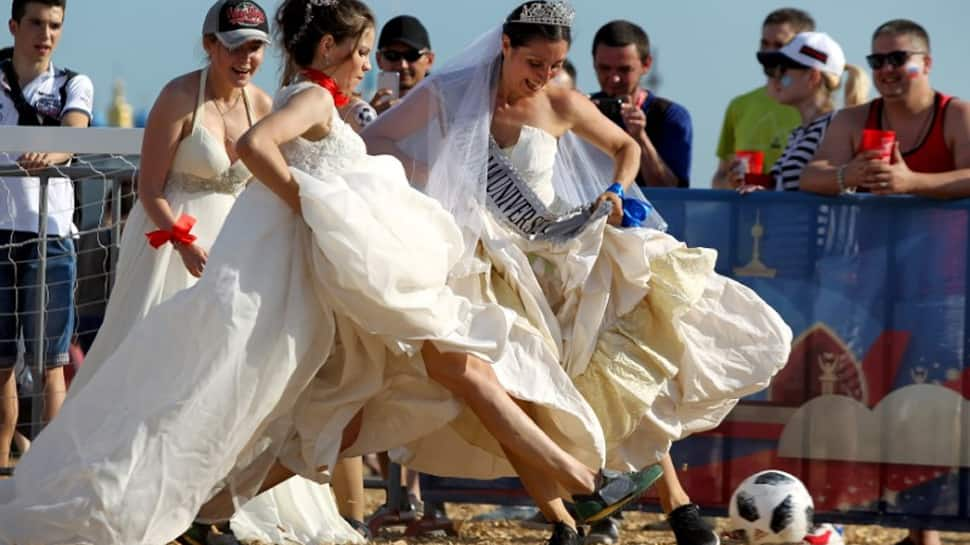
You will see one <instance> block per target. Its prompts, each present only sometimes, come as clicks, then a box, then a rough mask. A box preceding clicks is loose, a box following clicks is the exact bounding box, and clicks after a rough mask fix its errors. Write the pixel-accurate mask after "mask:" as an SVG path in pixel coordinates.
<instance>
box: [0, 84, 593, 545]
mask: <svg viewBox="0 0 970 545" xmlns="http://www.w3.org/2000/svg"><path fill="white" fill-rule="evenodd" d="M311 85H312V84H308V83H300V84H296V85H293V86H290V87H287V88H284V89H282V90H281V91H280V93H279V94H278V96H277V104H281V103H284V102H285V101H287V100H288V99H289V98H290V97H291V96H293V94H295V93H297V92H300V91H302V90H303V89H306V88H307V87H308V86H311ZM282 151H283V153H284V156H285V157H286V159H287V162H288V163H289V164H290V165H291V167H292V169H291V170H292V172H293V174H294V176H295V177H296V180H297V182H298V184H299V185H300V199H301V205H302V216H299V215H296V214H294V213H293V211H292V210H291V209H290V208H288V207H287V206H286V205H285V204H284V203H283V201H282V200H281V199H279V198H278V197H277V196H276V195H274V194H273V193H272V192H270V191H269V190H268V189H267V188H266V187H265V186H264V185H263V184H261V183H258V182H257V183H251V184H250V185H249V186H248V187H247V188H246V190H245V191H243V193H242V194H241V195H240V197H239V198H238V200H237V201H236V203H235V205H234V206H233V208H232V210H231V211H230V213H229V216H228V217H227V219H226V222H225V225H224V226H223V229H222V231H221V232H220V234H219V236H218V238H217V240H216V242H215V244H213V247H212V250H211V252H210V255H209V260H208V263H207V267H206V273H205V274H204V275H203V277H202V278H201V279H200V280H199V282H198V283H197V284H196V285H195V286H194V287H192V288H189V289H187V290H184V291H181V292H179V293H177V294H176V295H174V296H173V297H171V298H170V299H169V300H168V301H165V302H163V303H161V304H159V305H157V306H155V307H154V308H153V309H151V310H150V311H149V313H148V315H147V316H146V317H145V318H144V319H143V320H141V321H139V322H138V323H136V324H134V325H133V327H132V328H131V331H130V332H129V334H128V335H127V336H126V337H125V339H124V340H123V341H122V342H121V343H120V344H119V345H118V347H117V348H116V350H115V351H114V352H113V353H112V354H111V355H110V356H109V357H107V358H106V359H105V360H104V362H103V363H102V365H101V368H100V369H99V370H98V372H97V373H94V374H93V375H92V376H91V378H90V380H89V381H88V383H87V384H86V385H85V386H84V388H82V389H80V390H79V391H78V392H77V393H76V394H74V395H73V396H71V398H70V399H68V400H67V402H66V403H65V404H64V408H63V410H62V413H61V415H60V416H58V418H56V419H54V421H53V422H51V423H50V425H49V426H48V427H47V428H46V429H45V430H44V431H43V432H42V433H41V434H40V436H39V437H38V438H37V441H36V442H35V443H34V445H33V448H31V449H30V451H29V452H28V453H27V455H26V456H25V457H24V458H23V459H22V460H21V462H20V463H19V464H18V466H17V472H16V475H15V477H14V478H13V479H11V480H7V481H0V544H2V545H15V544H16V545H95V544H96V545H158V544H160V543H166V542H168V541H170V540H171V539H173V538H175V537H176V536H177V535H179V534H180V533H181V532H182V531H183V530H184V529H185V528H186V527H188V525H189V523H190V522H191V521H192V519H193V518H194V517H195V515H196V513H197V512H198V510H199V508H200V507H201V506H202V505H203V503H205V502H206V501H207V500H208V499H209V498H211V497H212V495H213V494H214V493H215V492H216V491H217V490H219V489H222V488H224V487H228V489H229V490H231V491H232V492H233V493H234V497H236V498H238V499H239V500H240V501H243V500H245V499H246V498H248V497H251V496H252V495H253V494H254V493H255V490H256V489H257V488H258V485H259V483H260V482H261V481H262V476H263V475H264V474H265V470H266V469H267V468H268V466H269V465H270V464H271V463H272V462H273V460H275V459H279V460H281V461H282V462H283V463H284V465H286V466H287V467H288V468H289V469H291V470H293V471H295V472H297V473H298V474H301V475H304V476H306V477H310V478H313V479H315V480H319V481H325V480H326V478H327V475H326V474H325V473H321V472H320V468H321V467H322V466H328V465H332V464H333V463H334V462H335V460H336V459H337V457H338V451H339V447H340V441H341V434H342V431H343V429H344V428H345V426H346V425H347V424H348V422H350V421H351V420H352V419H353V417H354V416H355V415H356V414H358V412H360V413H361V414H362V416H363V418H362V422H363V423H362V428H361V432H360V434H359V436H358V438H357V440H356V442H354V444H353V445H352V446H351V448H349V449H347V450H346V451H345V453H346V455H349V456H352V455H356V454H361V453H367V452H375V451H380V450H389V449H392V448H394V447H398V446H400V445H404V444H407V443H413V442H416V441H418V440H419V439H420V438H421V437H423V436H425V435H428V434H429V433H432V432H434V431H435V430H438V429H442V428H445V427H447V428H448V429H450V430H455V431H456V432H457V436H458V437H459V438H461V437H466V438H467V439H466V444H469V445H474V444H475V441H476V440H477V438H479V437H481V435H482V431H481V426H480V424H479V423H478V422H477V420H476V419H473V418H463V417H462V416H460V415H463V414H464V413H463V412H462V407H463V405H462V404H461V403H460V402H458V401H457V400H456V399H454V398H453V396H452V395H451V394H450V392H448V391H447V390H446V389H444V388H443V387H441V386H439V385H437V384H436V383H434V382H431V381H430V380H429V379H428V378H427V375H426V372H425V370H424V364H423V361H422V359H421V357H420V347H421V345H422V344H423V343H424V342H426V341H430V342H433V343H434V344H435V346H436V347H437V348H438V349H439V350H441V351H443V352H452V351H454V352H466V353H474V354H477V355H479V356H481V357H483V358H485V359H486V360H488V361H491V362H494V364H495V367H496V371H497V374H498V375H499V377H500V379H502V380H503V381H505V382H507V386H508V387H509V389H510V390H511V391H512V392H513V393H514V394H515V395H517V397H520V398H522V399H523V400H526V401H528V402H530V403H531V404H532V406H533V407H535V408H536V415H537V419H538V420H539V422H540V424H541V425H542V426H543V428H544V429H545V430H546V431H547V432H548V433H549V434H550V436H551V437H553V438H554V439H555V440H557V441H559V442H560V444H561V445H563V447H564V448H567V449H568V450H570V451H571V452H572V453H573V454H575V455H576V456H577V457H579V458H580V459H581V460H583V461H585V462H586V463H587V464H589V465H590V466H593V467H599V465H600V464H601V463H602V461H603V458H604V456H605V446H604V441H603V436H602V433H601V432H600V428H599V426H598V424H597V421H596V415H595V414H594V413H593V410H592V408H591V407H590V406H589V405H588V404H587V403H586V402H585V401H584V400H583V399H582V396H581V395H580V394H579V392H578V391H577V390H576V389H575V388H574V387H573V386H572V383H571V381H570V380H569V377H567V376H566V375H565V373H564V372H563V371H562V368H561V367H560V366H559V365H558V362H557V361H556V360H555V358H554V357H552V355H551V352H550V351H549V350H548V349H547V348H546V347H544V345H543V344H542V340H541V339H540V338H538V337H534V338H532V339H531V340H530V338H529V337H528V336H523V335H521V334H516V335H514V338H516V347H517V348H516V349H514V350H509V348H510V347H511V344H510V343H507V339H508V338H509V336H510V334H511V333H512V329H513V321H514V320H515V319H516V318H515V317H514V315H512V313H510V312H508V311H507V310H505V309H503V308H502V307H500V306H497V305H492V304H476V303H472V302H470V301H469V300H468V299H466V298H464V297H459V296H457V295H455V294H454V293H453V292H452V291H451V289H450V288H448V287H447V286H446V283H447V278H448V274H449V271H451V270H452V269H453V268H454V267H455V265H456V264H457V261H458V260H459V256H460V254H461V250H462V248H463V241H462V239H461V235H460V233H459V230H458V227H457V225H456V224H455V222H454V219H453V218H452V216H451V215H450V214H448V213H447V212H446V211H445V210H444V209H443V208H442V207H441V206H440V205H439V204H438V203H437V202H436V201H435V200H433V199H431V198H428V197H426V196H424V195H423V194H421V193H419V192H417V191H415V190H414V189H412V188H411V187H410V186H409V184H408V182H407V179H406V178H405V175H404V170H403V168H402V166H401V164H400V163H399V162H398V161H397V160H395V159H393V158H391V157H386V156H384V157H371V156H368V155H366V149H365V146H364V144H363V141H362V140H361V139H360V137H359V136H357V134H356V133H354V132H353V130H352V129H351V128H350V127H349V126H347V125H346V124H345V123H343V122H342V121H341V120H340V119H338V117H337V116H336V115H335V116H334V119H333V126H332V130H331V133H330V134H329V135H328V136H327V137H326V138H324V139H322V140H320V141H317V142H311V141H307V140H304V139H302V138H298V139H295V140H294V141H292V142H289V143H287V144H284V145H283V147H282ZM530 342H531V343H532V346H531V349H532V350H533V352H534V353H533V354H531V355H530V356H529V358H528V359H529V361H526V358H522V359H521V360H520V359H517V353H516V350H520V349H521V348H519V347H522V346H529V343H530ZM469 448H472V449H474V448H475V447H474V446H471V447H469ZM437 455H438V456H437V458H439V459H440V460H441V461H442V464H441V465H442V466H443V468H444V469H455V468H454V466H455V464H454V462H455V460H453V459H451V458H450V456H449V453H448V452H446V451H441V450H438V451H437ZM459 462H460V461H459ZM430 465H431V466H434V464H430ZM458 466H459V467H458V468H457V471H456V472H454V473H448V472H446V471H445V472H442V474H445V475H447V474H457V475H462V474H463V471H462V470H463V468H462V467H460V466H461V464H460V463H459V464H458ZM489 469H490V470H493V471H502V469H501V468H497V467H493V468H489ZM506 474H508V472H507V471H506Z"/></svg>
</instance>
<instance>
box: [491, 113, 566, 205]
mask: <svg viewBox="0 0 970 545" xmlns="http://www.w3.org/2000/svg"><path fill="white" fill-rule="evenodd" d="M557 149H558V142H557V141H556V137H555V136H553V135H551V134H549V133H547V132H546V131H544V130H542V129H538V128H536V127H530V126H528V125H524V126H523V127H522V132H521V134H520V135H519V141H518V142H516V143H515V145H514V146H512V147H510V148H503V149H502V151H503V152H505V154H506V155H507V156H508V157H509V160H510V161H511V162H512V165H513V166H514V167H515V169H516V170H517V171H518V172H519V174H520V175H521V176H522V181H524V182H525V183H526V184H528V185H529V188H530V189H532V191H534V192H535V194H536V196H538V197H539V199H540V200H541V201H542V203H543V204H545V205H546V206H547V207H549V208H550V209H556V207H557V203H556V190H555V187H553V184H552V174H553V168H554V167H555V164H556V150H557Z"/></svg>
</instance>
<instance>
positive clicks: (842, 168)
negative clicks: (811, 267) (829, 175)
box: [835, 163, 856, 195]
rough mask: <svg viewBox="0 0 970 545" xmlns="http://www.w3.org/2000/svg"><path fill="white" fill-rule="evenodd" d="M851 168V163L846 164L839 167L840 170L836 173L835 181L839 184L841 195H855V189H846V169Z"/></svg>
mask: <svg viewBox="0 0 970 545" xmlns="http://www.w3.org/2000/svg"><path fill="white" fill-rule="evenodd" d="M847 168H849V163H846V164H844V165H842V166H840V167H839V170H837V171H835V181H836V183H838V184H839V195H844V194H846V193H855V189H856V188H854V187H845V169H847Z"/></svg>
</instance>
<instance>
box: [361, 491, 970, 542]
mask: <svg viewBox="0 0 970 545" xmlns="http://www.w3.org/2000/svg"><path fill="white" fill-rule="evenodd" d="M367 499H368V507H369V509H368V512H372V511H373V510H374V509H375V508H376V507H377V506H378V505H379V504H380V502H381V501H382V500H383V492H379V491H371V490H368V491H367ZM494 508H495V507H494V506H491V505H458V504H449V505H447V506H446V509H447V514H448V517H449V518H451V519H452V520H453V521H455V522H457V523H459V524H460V529H459V536H458V537H457V538H455V537H428V538H420V539H418V538H405V537H404V536H403V528H401V527H398V528H388V529H385V530H384V531H383V532H382V533H381V535H379V536H377V537H376V538H375V539H374V541H373V543H376V544H381V545H411V544H416V543H427V544H434V545H472V544H474V545H486V544H493V543H494V544H502V543H509V544H516V545H544V544H545V543H546V540H547V539H548V538H549V534H548V532H542V531H537V530H528V529H525V528H522V527H521V526H519V524H518V523H517V522H514V521H493V522H476V521H472V520H471V519H472V518H473V517H475V516H477V515H482V514H484V513H488V512H490V511H492V510H493V509H494ZM623 518H624V520H623V533H622V535H621V539H620V544H621V545H674V544H675V543H676V542H675V541H674V536H673V534H672V533H670V532H650V531H644V530H642V528H643V526H644V525H645V524H648V523H651V522H657V521H659V520H660V519H661V517H660V515H658V514H653V513H639V512H627V513H625V514H624V517H623ZM717 522H718V529H719V530H721V531H724V532H726V531H727V530H728V521H727V519H717ZM845 529H846V536H845V537H846V543H847V544H851V545H893V544H895V543H896V542H897V541H899V540H901V539H903V538H904V537H905V536H906V531H905V530H900V529H897V528H883V527H881V526H846V527H845ZM958 544H959V545H970V534H957V533H944V534H943V545H958Z"/></svg>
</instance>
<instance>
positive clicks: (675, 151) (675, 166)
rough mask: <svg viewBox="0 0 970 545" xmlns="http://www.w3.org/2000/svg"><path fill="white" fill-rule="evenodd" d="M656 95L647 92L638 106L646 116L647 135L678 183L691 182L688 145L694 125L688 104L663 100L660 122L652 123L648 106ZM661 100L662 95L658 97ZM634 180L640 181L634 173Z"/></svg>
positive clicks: (687, 183)
mask: <svg viewBox="0 0 970 545" xmlns="http://www.w3.org/2000/svg"><path fill="white" fill-rule="evenodd" d="M657 98H658V97H657V95H655V94H653V93H648V94H647V99H646V100H644V101H643V106H641V109H642V110H643V113H644V114H646V116H647V137H648V138H650V143H651V144H653V147H654V148H656V150H657V154H659V155H660V158H661V159H663V161H664V163H667V166H668V167H669V168H670V170H671V171H672V172H673V173H674V175H675V176H677V186H678V187H689V186H690V157H691V155H690V154H691V147H692V145H693V140H694V128H693V124H692V123H691V121H690V114H689V113H688V112H687V108H684V107H683V106H681V105H680V104H677V103H676V102H674V101H672V100H665V102H666V103H667V109H666V111H664V112H663V117H662V118H660V117H658V119H662V120H663V123H662V124H661V126H660V127H651V121H653V119H652V118H651V116H650V109H651V108H652V107H656V104H657V103H656V100H657ZM661 100H662V101H663V100H664V99H661ZM637 183H638V184H641V185H642V183H643V181H642V180H640V177H639V176H637Z"/></svg>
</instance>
